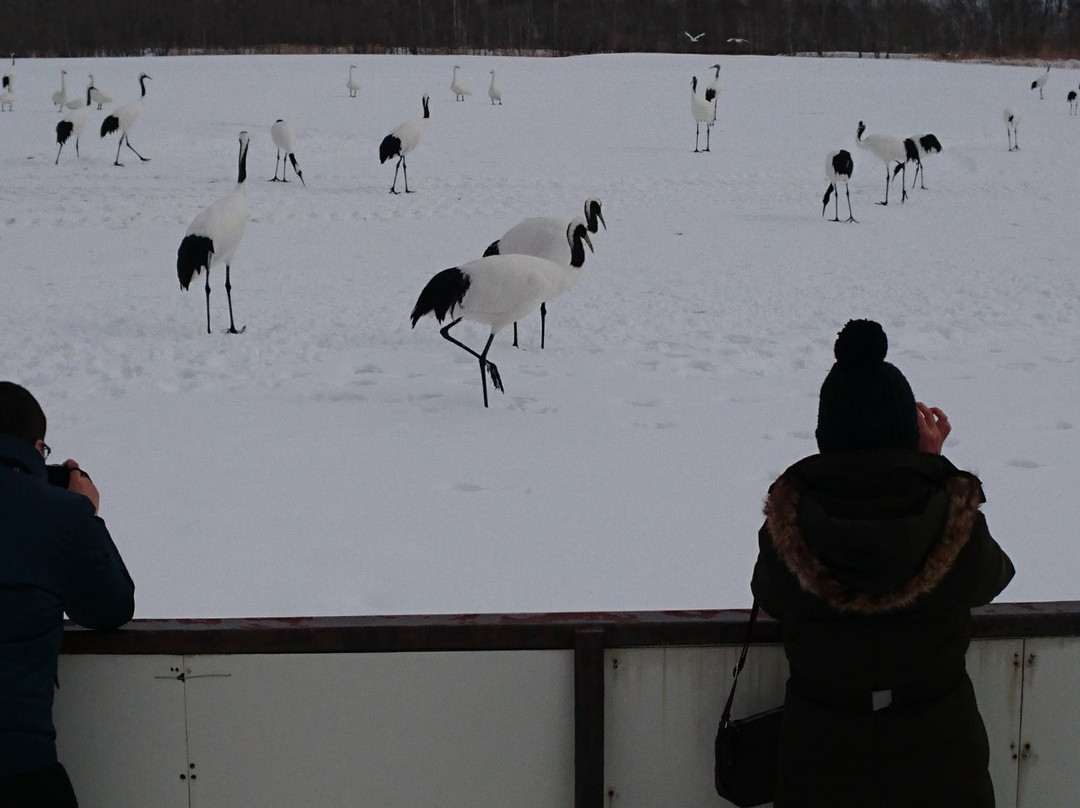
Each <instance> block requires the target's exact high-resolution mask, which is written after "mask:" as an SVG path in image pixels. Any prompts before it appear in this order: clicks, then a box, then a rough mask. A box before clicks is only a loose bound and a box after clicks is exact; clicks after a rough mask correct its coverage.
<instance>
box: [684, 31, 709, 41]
mask: <svg viewBox="0 0 1080 808" xmlns="http://www.w3.org/2000/svg"><path fill="white" fill-rule="evenodd" d="M683 33H684V34H686V38H687V39H689V40H690V41H691V42H697V41H698V40H699V39H701V38H702V37H703V36H705V32H704V31H702V32H701V33H700V34H698V35H697V36H695V35H694V34H691V33H690V32H689V31H683Z"/></svg>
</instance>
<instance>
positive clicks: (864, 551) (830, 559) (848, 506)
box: [752, 450, 1013, 808]
mask: <svg viewBox="0 0 1080 808" xmlns="http://www.w3.org/2000/svg"><path fill="white" fill-rule="evenodd" d="M983 501H985V499H984V497H983V492H982V486H981V484H980V483H979V480H978V478H976V477H975V476H974V475H972V474H968V473H966V472H963V471H960V470H958V469H957V468H956V467H955V466H953V465H952V463H950V462H949V461H948V460H946V459H945V458H943V457H940V456H938V455H932V454H927V453H925V452H916V451H905V450H876V451H864V452H828V453H824V454H819V455H813V456H811V457H808V458H805V459H804V460H801V461H800V462H798V463H796V464H795V465H794V466H792V467H791V468H789V469H788V470H787V471H785V472H784V473H783V474H782V475H781V476H780V477H779V478H778V479H777V480H776V482H775V483H773V485H772V486H771V487H770V489H769V494H768V498H767V500H766V504H765V524H764V525H763V526H762V528H761V531H760V533H759V555H758V560H757V565H756V566H755V569H754V578H753V584H752V588H753V592H754V596H755V597H756V598H757V600H758V602H759V603H760V604H761V607H762V609H764V610H765V611H766V612H767V613H768V614H769V615H771V616H772V617H775V618H777V619H779V620H780V621H782V628H783V639H784V650H785V652H786V653H787V658H788V662H789V664H790V667H791V678H790V679H789V681H788V686H787V697H786V701H785V710H784V729H783V738H782V743H781V757H780V772H779V786H778V793H777V797H776V803H775V805H776V808H816V807H817V806H822V807H824V806H828V808H843V807H844V806H853V807H854V806H858V808H888V807H891V806H897V808H900V807H901V806H902V807H903V808H912V807H913V806H920V807H921V806H949V808H969V807H970V808H992V806H993V805H994V794H993V787H992V784H991V782H990V776H989V772H988V759H989V750H988V744H987V738H986V730H985V727H984V725H983V722H982V718H981V716H980V715H979V711H978V707H977V706H976V703H975V696H974V693H973V691H972V688H971V682H970V680H969V679H968V676H967V673H966V670H965V667H964V655H965V652H966V651H967V647H968V642H969V639H970V624H971V608H972V607H973V606H981V605H983V604H985V603H989V602H990V600H992V599H993V598H994V597H995V596H996V595H997V594H998V593H999V592H1001V590H1002V589H1004V587H1005V585H1006V584H1008V582H1009V581H1010V580H1011V578H1012V576H1013V566H1012V563H1011V562H1010V561H1009V558H1008V556H1006V555H1005V553H1004V552H1003V551H1002V550H1001V548H1000V547H999V546H998V545H997V543H996V542H995V541H994V539H993V538H992V537H991V536H990V533H989V531H988V530H987V527H986V520H985V518H984V517H983V515H982V513H981V512H980V511H979V505H980V504H981V503H982V502H983Z"/></svg>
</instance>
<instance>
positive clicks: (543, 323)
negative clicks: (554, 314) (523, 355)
mask: <svg viewBox="0 0 1080 808" xmlns="http://www.w3.org/2000/svg"><path fill="white" fill-rule="evenodd" d="M546 328H547V303H541V304H540V350H541V351H542V350H544V331H545V329H546Z"/></svg>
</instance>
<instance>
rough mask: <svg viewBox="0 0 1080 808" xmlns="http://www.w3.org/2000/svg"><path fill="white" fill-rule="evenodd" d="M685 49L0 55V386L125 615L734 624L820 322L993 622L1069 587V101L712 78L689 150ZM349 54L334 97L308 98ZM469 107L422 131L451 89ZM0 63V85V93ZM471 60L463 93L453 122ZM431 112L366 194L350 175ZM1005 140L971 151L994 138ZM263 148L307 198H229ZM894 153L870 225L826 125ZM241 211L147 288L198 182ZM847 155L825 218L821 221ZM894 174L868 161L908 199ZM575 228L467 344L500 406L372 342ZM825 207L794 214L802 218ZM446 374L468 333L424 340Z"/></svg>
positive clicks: (1077, 340) (463, 368)
mask: <svg viewBox="0 0 1080 808" xmlns="http://www.w3.org/2000/svg"><path fill="white" fill-rule="evenodd" d="M716 61H717V60H716V58H715V57H709V56H707V55H704V56H681V55H679V56H676V55H605V56H588V57H577V58H565V59H532V58H494V57H465V56H458V57H449V56H448V57H412V56H386V57H366V56H355V57H351V58H349V57H337V56H334V57H331V56H274V57H270V56H266V57H264V56H244V57H184V58H140V59H96V60H35V61H30V60H22V61H19V62H18V63H17V64H16V65H15V68H14V69H15V71H16V79H15V91H16V100H15V108H14V111H12V112H3V113H2V114H0V144H2V147H0V178H2V179H0V255H2V261H3V271H2V272H0V333H2V337H3V344H4V351H3V358H2V360H0V378H9V379H14V380H17V381H19V382H21V383H23V384H25V385H27V386H28V387H29V388H30V389H31V390H32V391H34V392H35V394H36V395H37V396H38V397H39V399H40V400H41V401H42V403H43V405H44V406H45V408H46V411H47V413H48V414H49V416H50V419H51V420H50V430H49V436H48V440H49V443H50V444H51V445H52V446H53V448H54V450H55V452H56V456H57V457H59V458H60V459H62V458H63V457H68V456H71V457H75V458H77V459H79V460H80V461H81V462H82V464H83V465H84V466H85V467H86V468H87V470H88V471H89V472H90V473H91V474H92V476H93V478H94V480H95V481H96V482H97V483H98V485H99V487H100V489H101V491H102V515H103V516H104V517H105V518H106V520H107V521H108V523H109V525H110V528H111V529H112V532H113V534H114V536H115V538H116V540H117V543H118V544H119V545H120V547H121V550H122V552H123V553H124V556H125V558H126V559H127V561H128V564H129V566H130V567H131V570H132V573H133V575H134V577H135V580H136V584H137V603H138V616H140V617H207V616H251V615H267V616H269V615H286V614H287V615H321V614H387V613H421V612H473V611H548V610H552V611H570V610H622V609H698V608H701V609H705V608H717V607H736V606H746V605H748V604H749V601H750V595H749V591H748V580H749V576H750V571H751V566H752V563H753V559H754V556H755V551H756V535H755V534H756V530H757V527H758V524H759V522H760V518H761V516H760V508H761V502H762V498H763V496H764V494H765V491H766V489H767V487H768V485H769V482H770V481H771V480H772V479H773V478H774V477H775V476H776V475H777V474H779V473H780V472H781V471H782V470H783V469H784V468H785V467H786V466H787V465H788V464H790V463H791V462H794V461H795V460H797V459H798V458H800V457H802V456H804V455H806V454H810V453H812V452H813V451H815V445H814V440H813V431H814V424H815V416H816V406H817V392H818V388H819V386H820V383H821V380H822V379H823V378H824V375H825V373H826V372H827V371H828V369H829V367H830V365H831V362H832V354H831V349H832V341H833V339H834V337H835V334H836V332H837V331H838V330H839V329H840V328H841V327H842V325H843V324H844V322H845V321H846V320H847V319H849V318H852V317H872V318H875V319H878V320H880V321H881V322H882V323H883V324H884V326H885V328H886V331H887V332H888V335H889V338H890V352H889V358H890V359H891V360H893V361H894V362H895V363H896V364H898V365H899V367H900V368H901V369H902V370H903V371H904V372H905V374H906V375H907V377H908V379H909V380H910V381H911V383H912V386H913V388H914V389H915V392H916V395H917V397H919V398H921V399H922V400H924V401H926V402H928V403H930V404H933V405H937V406H941V407H942V408H944V409H945V410H946V411H947V412H948V413H949V415H950V417H951V419H952V421H953V424H954V432H953V436H952V437H951V438H950V440H949V442H948V444H947V450H948V452H947V453H948V454H949V456H950V457H951V458H952V459H953V460H954V462H956V463H957V465H959V466H961V467H965V468H969V469H972V470H974V471H976V472H977V473H978V474H980V475H981V477H982V478H983V481H984V483H985V487H986V492H987V496H988V498H989V501H988V502H987V504H986V506H985V510H986V512H987V514H988V518H989V520H990V525H991V529H992V531H993V532H994V533H995V535H996V536H997V538H998V539H999V541H1000V542H1001V543H1002V544H1003V545H1004V546H1005V547H1006V548H1007V550H1008V551H1009V553H1010V554H1011V555H1012V557H1013V559H1014V561H1015V562H1016V567H1017V570H1018V574H1017V577H1016V579H1015V581H1014V583H1013V584H1012V585H1011V586H1010V587H1009V589H1007V590H1006V592H1005V593H1004V595H1003V599H1007V600H1014V601H1020V600H1057V599H1075V598H1077V597H1080V548H1078V536H1077V534H1076V525H1077V524H1078V523H1080V496H1078V489H1077V469H1078V468H1080V453H1078V451H1077V444H1078V440H1077V439H1078V436H1080V413H1078V411H1077V404H1078V402H1080V373H1078V372H1077V371H1078V369H1080V366H1078V356H1080V277H1078V275H1080V273H1078V271H1077V270H1078V266H1077V245H1076V240H1077V212H1078V211H1080V159H1078V153H1080V152H1078V145H1080V118H1077V117H1070V116H1069V115H1068V107H1067V104H1066V101H1065V95H1066V93H1067V91H1068V90H1069V89H1071V88H1074V87H1076V85H1077V82H1078V81H1080V71H1077V70H1066V69H1058V70H1056V71H1053V72H1052V74H1051V80H1050V82H1049V84H1048V86H1047V88H1046V91H1045V94H1046V100H1044V101H1040V100H1039V98H1038V94H1037V93H1034V92H1031V91H1030V90H1029V89H1028V87H1029V85H1030V82H1031V81H1032V80H1033V79H1034V78H1035V77H1036V76H1037V75H1038V74H1039V73H1040V72H1041V69H1040V68H1023V67H1005V66H993V65H963V64H959V65H957V64H943V63H934V62H925V61H899V60H889V61H884V60H882V61H875V60H858V59H824V60H816V59H809V58H799V59H793V58H758V57H738V58H724V59H722V64H723V69H722V72H721V79H722V81H723V83H724V90H723V92H722V94H721V97H720V104H719V121H718V124H717V126H716V130H715V131H714V133H713V137H712V145H713V151H712V152H711V153H710V154H694V153H693V151H692V149H693V137H694V132H693V127H694V122H693V119H692V117H691V114H690V103H689V97H688V96H689V92H690V77H691V75H693V74H697V75H698V76H699V78H700V79H701V80H702V81H707V80H708V78H709V77H711V71H709V70H708V66H709V65H710V64H713V63H714V62H716ZM350 63H354V64H356V65H357V66H358V70H356V71H355V73H356V76H357V78H358V79H359V80H360V81H361V83H362V85H363V86H362V89H361V91H360V93H359V94H358V96H357V97H356V98H355V99H351V98H349V97H348V93H347V91H346V88H345V81H346V79H347V77H348V66H349V64H350ZM455 63H457V64H460V65H461V66H462V68H463V70H462V71H461V76H462V78H463V80H464V81H465V82H466V83H467V84H468V85H469V86H470V87H471V89H472V93H473V94H472V96H471V97H469V98H468V100H467V101H466V102H464V103H456V102H455V101H454V99H453V96H452V94H451V92H450V88H449V85H450V79H451V71H452V67H453V65H454V64H455ZM61 67H64V68H66V69H67V70H68V79H69V81H68V91H69V95H75V94H76V93H78V92H79V91H81V90H83V88H84V87H85V83H86V81H85V76H86V74H88V73H91V72H92V73H94V75H95V78H96V82H97V85H98V86H99V87H100V88H101V89H102V90H104V91H105V92H107V93H109V94H110V95H111V96H112V97H113V98H114V99H115V100H116V102H118V103H119V104H123V103H127V102H129V101H131V100H133V99H135V98H136V97H137V95H138V82H137V76H138V74H139V72H140V71H144V70H145V71H146V72H147V73H149V74H150V76H152V80H151V81H149V82H148V94H147V98H146V106H145V109H144V111H143V115H142V118H141V120H140V121H139V123H138V125H137V126H136V127H135V128H134V129H132V131H131V140H132V143H133V145H134V147H135V148H136V149H138V150H139V151H140V152H141V153H142V154H143V155H145V156H147V157H150V158H151V162H148V163H140V162H139V161H138V159H137V158H136V157H135V155H133V154H132V153H131V152H130V151H128V150H127V149H126V148H125V149H124V150H123V151H122V153H121V160H122V161H123V162H125V163H126V166H125V167H123V168H117V167H115V166H113V164H112V163H113V157H114V155H115V152H116V146H117V139H116V135H113V136H111V137H109V138H107V139H105V140H102V139H101V138H99V137H98V135H97V130H98V127H99V126H100V122H101V120H102V118H103V117H104V115H105V114H107V112H108V111H109V109H108V108H106V109H105V110H104V111H102V112H97V111H94V112H93V115H92V117H91V120H90V123H89V124H88V125H87V128H86V129H85V130H84V132H83V135H82V139H81V143H80V150H81V153H82V157H81V159H76V156H75V151H74V148H73V144H71V143H69V144H68V145H67V146H65V148H64V151H63V154H62V156H61V159H60V164H59V165H58V166H56V165H54V164H53V161H54V158H55V156H56V142H55V133H54V130H55V126H56V122H57V120H58V119H59V117H60V115H59V114H58V113H57V111H56V109H55V107H53V106H52V104H51V103H50V95H51V94H52V92H53V91H54V90H56V89H58V87H59V70H60V68H61ZM6 68H7V65H4V66H2V67H0V70H3V69H6ZM491 69H495V70H496V74H497V78H498V84H499V86H500V87H501V89H502V92H503V98H504V104H503V106H501V107H493V106H491V105H490V104H489V103H488V98H487V95H486V88H487V83H488V79H489V77H488V71H489V70H491ZM424 92H428V93H430V94H431V96H432V100H431V111H432V123H431V126H430V128H429V130H428V131H427V134H426V135H425V138H424V140H423V142H422V144H421V145H420V147H419V148H418V149H417V150H416V151H415V152H414V153H413V155H411V157H410V159H409V160H408V165H409V184H410V187H411V188H412V189H413V190H414V191H415V193H413V194H409V195H407V196H406V195H404V194H402V195H398V196H392V195H390V194H388V193H387V191H388V189H389V187H390V181H391V178H392V176H393V165H392V164H390V163H387V164H386V165H380V164H379V161H378V145H379V142H380V141H381V139H382V137H383V136H384V135H385V134H386V133H388V132H389V131H390V130H391V129H392V128H393V127H394V126H396V125H397V124H398V123H400V122H402V121H404V120H406V119H408V118H412V117H416V116H418V115H419V114H420V110H421V107H420V97H421V95H422V94H423V93H424ZM1005 106H1012V107H1013V108H1014V109H1015V110H1016V111H1017V112H1018V113H1019V115H1020V119H1021V123H1020V131H1019V138H1020V146H1021V151H1019V152H1013V153H1010V152H1008V151H1007V150H1006V133H1005V127H1004V124H1003V123H1002V109H1003V108H1004V107H1005ZM277 118H288V119H291V120H292V121H294V122H295V123H296V125H297V127H298V128H299V130H300V143H299V146H298V148H297V157H298V160H299V162H300V166H301V168H302V169H303V171H304V177H305V179H306V180H307V187H306V188H305V187H302V186H301V185H300V183H298V182H290V183H289V184H287V185H282V184H279V183H274V184H271V183H268V182H266V180H267V179H269V178H270V176H271V174H272V173H273V169H274V158H275V150H274V147H273V144H272V142H271V140H270V132H269V130H270V125H271V124H272V123H273V122H274V120H275V119H277ZM859 120H864V121H865V122H866V125H867V131H868V132H869V133H875V132H880V133H890V134H897V135H901V136H909V135H916V134H922V133H925V132H932V133H934V134H936V135H937V136H938V138H939V139H940V140H941V142H942V144H943V146H944V151H943V153H942V154H941V155H938V156H936V157H933V158H930V159H929V160H927V163H926V184H927V186H928V190H921V189H918V188H917V189H915V190H914V191H912V192H911V197H910V199H909V200H908V202H907V203H905V204H903V205H900V204H899V193H898V192H899V187H898V186H899V180H898V181H897V183H896V184H894V185H893V188H892V193H890V204H889V205H888V207H881V206H877V205H875V204H874V203H875V202H876V201H878V200H880V199H882V198H883V194H884V185H885V180H884V175H885V170H884V168H883V166H882V165H881V163H880V162H878V161H877V160H876V158H874V157H873V156H872V155H870V154H869V153H867V152H865V151H862V150H859V149H857V148H855V129H856V125H857V124H858V121H859ZM242 129H246V130H248V131H249V132H250V133H251V137H252V142H251V150H250V157H249V165H248V167H249V170H250V172H251V175H252V176H251V179H250V180H249V185H250V197H251V211H252V212H251V220H250V223H249V225H248V228H247V231H246V234H245V236H244V240H243V242H242V244H241V245H240V249H239V252H238V254H237V257H236V259H235V262H234V266H233V273H232V275H233V277H232V281H233V298H234V304H235V309H236V316H237V322H238V324H242V325H246V326H247V330H246V332H245V333H244V334H242V335H239V336H233V335H228V334H225V333H224V330H225V327H226V326H227V324H228V314H227V310H226V306H225V294H224V279H223V274H222V273H221V272H218V273H216V274H215V275H214V276H213V277H212V283H213V287H214V290H215V291H214V293H213V295H212V299H211V305H212V316H213V321H214V333H213V334H212V335H207V334H206V333H205V320H204V318H205V309H204V296H203V292H202V283H201V281H200V280H197V281H196V282H195V283H194V284H193V286H192V289H191V291H189V292H181V290H180V288H179V286H178V284H177V279H176V271H175V260H176V249H177V247H178V246H179V243H180V240H181V238H182V237H183V235H184V232H185V230H186V228H187V226H188V224H189V222H190V221H191V220H192V219H193V218H194V217H195V215H196V214H197V213H198V212H199V211H200V210H201V209H202V208H203V207H204V206H205V205H207V204H209V203H210V202H211V201H213V200H214V199H216V198H217V197H219V196H221V195H223V194H225V193H226V192H228V191H229V190H230V189H231V188H232V187H233V184H234V183H235V179H236V174H235V172H236V157H237V149H238V141H237V137H238V135H239V132H240V131H241V130H242ZM837 148H846V149H849V150H850V151H851V152H852V154H853V156H854V159H855V175H854V177H853V180H852V183H851V192H852V205H853V207H854V213H855V216H856V217H857V218H858V219H859V222H860V223H859V224H834V223H832V222H829V221H827V220H825V219H823V218H822V216H821V197H822V194H823V192H824V190H825V187H826V180H825V175H824V162H825V154H826V153H827V152H829V151H831V150H834V149H837ZM908 179H909V183H910V172H909V177H908ZM588 196H597V197H599V198H600V199H601V200H603V203H604V215H605V218H606V220H607V225H608V229H607V230H606V231H604V230H601V231H600V233H598V234H597V235H596V237H595V239H594V243H595V245H596V252H595V254H590V255H589V256H588V258H587V260H586V263H585V269H584V277H583V279H582V281H581V282H580V283H579V284H578V285H577V286H576V287H575V288H574V289H573V290H571V291H570V292H569V293H568V294H566V295H565V296H563V297H561V298H559V299H557V300H555V301H553V302H552V303H551V305H550V306H549V314H548V333H547V347H546V349H545V350H543V351H541V350H539V317H538V315H533V316H532V317H530V318H528V319H526V320H524V321H523V322H522V324H521V337H522V348H521V349H514V348H512V347H511V345H510V333H509V331H505V332H502V333H501V334H500V335H499V336H498V337H497V338H496V341H495V344H494V346H493V347H492V350H491V354H490V356H491V358H492V359H493V360H494V361H495V362H497V363H498V365H499V369H500V371H501V374H502V377H503V381H504V383H505V387H506V393H505V395H503V394H499V393H493V398H492V406H491V408H489V409H487V410H485V409H484V408H483V406H482V402H481V391H480V383H479V382H480V380H479V378H478V376H479V373H478V371H477V366H476V362H475V360H474V359H473V358H472V357H470V356H468V355H467V354H466V353H465V352H464V351H461V350H460V349H458V348H456V347H454V346H453V345H451V344H449V343H448V342H446V341H445V340H443V339H442V338H440V336H439V334H438V328H437V324H436V323H435V321H434V320H431V319H425V320H422V321H421V322H420V324H419V325H418V326H417V327H416V328H415V330H414V329H411V328H410V324H409V319H408V315H409V312H410V310H411V308H412V305H413V303H414V302H415V300H416V296H417V294H418V293H419V291H420V289H421V288H422V287H423V286H424V284H425V283H426V281H427V280H428V279H429V278H430V277H431V276H432V275H433V274H434V273H435V272H437V271H438V270H441V269H443V268H446V267H450V266H454V265H456V264H459V263H462V262H465V261H467V260H470V259H472V258H475V257H478V256H479V255H480V254H481V253H482V252H483V250H484V248H485V247H486V246H487V245H488V243H490V242H491V241H492V240H493V239H495V238H497V237H498V236H499V235H500V234H501V233H502V232H503V231H504V230H506V229H507V228H508V227H510V226H511V225H513V224H514V223H516V222H517V221H518V220H520V219H521V218H523V217H526V216H536V215H560V216H565V217H567V218H569V217H571V216H573V215H575V214H577V213H579V212H580V209H581V206H582V204H583V202H584V200H585V198H586V197H588ZM829 215H830V216H831V215H832V205H831V204H830V209H829ZM455 334H457V335H458V336H459V338H461V339H464V340H465V341H467V342H469V343H470V344H473V345H475V346H477V347H481V346H482V345H483V341H484V339H485V338H486V330H485V329H484V328H481V327H478V326H473V325H469V324H463V325H461V326H459V327H458V328H457V329H455Z"/></svg>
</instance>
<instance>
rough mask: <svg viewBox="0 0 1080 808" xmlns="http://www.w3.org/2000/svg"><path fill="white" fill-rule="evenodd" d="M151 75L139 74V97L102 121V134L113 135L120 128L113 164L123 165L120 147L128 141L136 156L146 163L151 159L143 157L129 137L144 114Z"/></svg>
mask: <svg viewBox="0 0 1080 808" xmlns="http://www.w3.org/2000/svg"><path fill="white" fill-rule="evenodd" d="M148 78H151V76H148V75H146V74H145V73H140V74H139V87H141V88H142V92H141V93H140V94H139V97H138V98H136V99H135V100H134V101H132V102H131V103H130V104H126V105H125V106H122V107H120V109H118V110H116V112H114V113H113V114H112V115H108V116H106V118H105V120H104V121H102V122H101V136H102V137H105V135H111V134H112V133H113V132H115V131H116V130H117V129H119V130H120V142H119V143H117V144H116V160H115V161H113V165H117V166H122V165H123V163H121V162H120V147H121V146H123V145H124V144H125V143H127V147H128V148H129V149H131V150H132V151H133V152H135V156H136V157H138V158H139V159H140V160H142V161H143V162H144V163H145V162H148V161H149V160H150V158H149V157H143V156H142V155H141V154H139V153H138V152H137V151H135V147H134V146H132V145H131V139H130V138H129V137H128V132H129V131H130V130H131V128H132V127H133V126H135V124H136V123H138V122H139V116H140V115H142V108H143V100H144V99H145V98H146V80H147V79H148Z"/></svg>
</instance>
